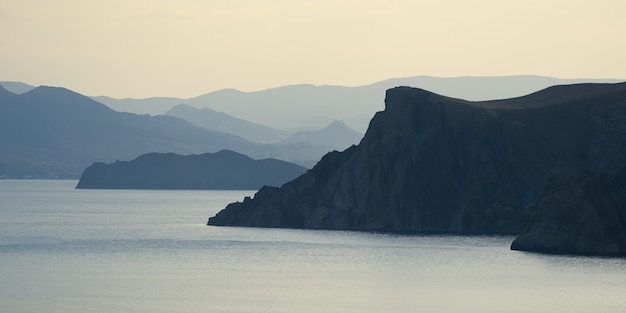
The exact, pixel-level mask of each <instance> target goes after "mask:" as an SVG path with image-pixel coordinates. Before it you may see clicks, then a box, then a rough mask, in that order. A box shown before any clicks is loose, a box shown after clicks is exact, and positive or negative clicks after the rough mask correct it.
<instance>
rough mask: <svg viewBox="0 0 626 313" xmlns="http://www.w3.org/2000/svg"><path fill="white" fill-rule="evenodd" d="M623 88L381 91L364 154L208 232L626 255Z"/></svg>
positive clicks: (353, 150) (254, 202) (347, 156)
mask: <svg viewBox="0 0 626 313" xmlns="http://www.w3.org/2000/svg"><path fill="white" fill-rule="evenodd" d="M625 168H626V83H618V84H576V85H564V86H555V87H550V88H547V89H544V90H542V91H539V92H536V93H533V94H530V95H527V96H524V97H519V98H513V99H504V100H494V101H482V102H471V101H465V100H460V99H453V98H448V97H444V96H440V95H437V94H434V93H431V92H428V91H426V90H422V89H417V88H410V87H397V88H393V89H390V90H388V91H387V94H386V98H385V110H384V111H382V112H378V113H377V114H376V115H375V116H374V118H373V119H372V120H371V122H370V126H369V129H368V130H367V133H366V134H365V137H364V138H363V140H362V141H361V143H360V144H359V145H357V146H352V147H350V148H348V149H347V150H345V151H343V152H337V151H334V152H331V153H329V154H327V155H326V156H324V157H323V158H322V160H321V161H320V162H318V163H317V165H315V167H314V168H313V169H311V170H310V171H308V172H307V173H306V174H304V175H302V176H299V177H298V178H296V179H294V180H292V181H290V182H288V183H286V184H284V185H283V186H282V187H280V188H277V187H264V188H262V189H260V190H259V191H258V192H257V193H256V195H255V196H254V198H252V199H251V198H246V199H244V201H243V202H236V203H231V204H229V205H228V206H227V207H226V208H225V209H224V210H222V211H221V212H219V213H218V214H217V215H216V216H214V217H211V218H209V220H208V225H228V226H254V227H283V228H307V229H341V230H359V231H389V232H405V233H456V234H509V235H511V234H514V235H518V234H522V235H520V236H519V237H518V239H517V240H516V241H515V243H513V245H512V248H513V249H518V250H528V251H538V252H551V253H563V254H567V253H572V254H598V255H626V236H625V235H624V234H625V229H626V205H624V204H625V203H626V201H624V192H625V191H624V183H623V182H624V179H623V174H620V173H622V172H623V171H624V169H625Z"/></svg>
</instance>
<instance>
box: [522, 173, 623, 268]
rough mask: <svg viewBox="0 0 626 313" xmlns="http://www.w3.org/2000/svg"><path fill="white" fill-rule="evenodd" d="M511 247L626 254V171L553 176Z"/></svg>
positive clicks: (546, 250) (554, 251)
mask: <svg viewBox="0 0 626 313" xmlns="http://www.w3.org/2000/svg"><path fill="white" fill-rule="evenodd" d="M528 219H529V227H528V230H527V231H525V232H524V233H523V234H521V235H520V236H518V237H517V238H516V239H515V241H513V243H512V245H511V249H513V250H527V251H537V252H545V253H556V254H582V255H607V256H626V172H621V173H618V174H616V175H609V174H605V173H595V174H591V175H589V176H586V177H583V178H578V179H558V178H553V179H552V180H551V181H550V183H549V184H548V186H547V188H546V192H545V193H544V194H543V195H542V196H541V197H540V198H539V199H538V200H537V201H536V202H535V203H534V204H533V205H532V206H531V207H530V209H529V216H528Z"/></svg>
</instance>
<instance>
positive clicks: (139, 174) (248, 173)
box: [76, 150, 306, 190]
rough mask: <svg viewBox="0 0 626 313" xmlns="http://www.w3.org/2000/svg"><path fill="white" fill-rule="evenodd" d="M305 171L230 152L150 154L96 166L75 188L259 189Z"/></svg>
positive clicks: (274, 184) (282, 181) (282, 162)
mask: <svg viewBox="0 0 626 313" xmlns="http://www.w3.org/2000/svg"><path fill="white" fill-rule="evenodd" d="M305 171H306V168H304V167H302V166H299V165H295V164H292V163H288V162H284V161H280V160H276V159H263V160H253V159H251V158H249V157H247V156H245V155H243V154H239V153H236V152H233V151H229V150H223V151H220V152H216V153H205V154H201V155H188V156H182V155H178V154H174V153H148V154H144V155H141V156H139V157H138V158H136V159H134V160H132V161H117V162H115V163H111V164H104V163H94V164H93V165H91V166H90V167H88V168H87V169H85V171H84V172H83V174H82V177H81V178H80V181H79V182H78V185H77V186H76V188H78V189H213V190H258V189H259V188H261V187H263V186H265V185H269V186H281V185H282V184H284V183H285V182H288V181H290V180H292V179H293V178H295V177H297V176H299V175H301V174H302V173H304V172H305Z"/></svg>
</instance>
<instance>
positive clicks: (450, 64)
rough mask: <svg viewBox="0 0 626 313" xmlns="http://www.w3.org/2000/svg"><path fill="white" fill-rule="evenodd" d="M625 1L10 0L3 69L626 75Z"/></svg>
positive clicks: (113, 92)
mask: <svg viewBox="0 0 626 313" xmlns="http://www.w3.org/2000/svg"><path fill="white" fill-rule="evenodd" d="M625 56H626V1H624V0H588V1H581V0H563V1H562V0H515V1H511V0H432V1H431V0H414V1H409V0H384V1H369V0H358V1H356V0H354V1H353V0H316V1H298V0H290V1H288V0H256V1H253V0H228V1H225V0H222V1H212V0H172V1H168V0H161V1H159V0H145V1H144V0H104V1H100V0H89V1H87V0H0V81H20V82H24V83H27V84H31V85H48V86H62V87H66V88H69V89H72V90H74V91H77V92H80V93H82V94H85V95H89V96H98V95H107V96H111V97H116V98H146V97H152V96H172V97H180V98H190V97H194V96H198V95H201V94H204V93H207V92H211V91H215V90H219V89H223V88H235V89H239V90H242V91H257V90H264V89H268V88H273V87H278V86H284V85H293V84H315V85H342V86H358V85H366V84H370V83H374V82H377V81H381V80H385V79H388V78H399V77H410V76H418V75H428V76H440V77H458V76H503V75H522V74H532V75H543V76H551V77H558V78H618V79H621V78H625V79H626V57H625Z"/></svg>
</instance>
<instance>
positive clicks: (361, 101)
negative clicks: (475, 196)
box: [96, 76, 618, 132]
mask: <svg viewBox="0 0 626 313" xmlns="http://www.w3.org/2000/svg"><path fill="white" fill-rule="evenodd" d="M617 81H618V80H614V79H558V78H551V77H541V76H504V77H455V78H441V77H430V76H416V77H407V78H395V79H389V80H384V81H381V82H377V83H374V84H370V85H365V86H358V87H344V86H314V85H293V86H283V87H278V88H272V89H267V90H262V91H255V92H242V91H238V90H235V89H224V90H219V91H215V92H211V93H207V94H204V95H201V96H198V97H194V98H190V99H178V98H149V99H120V100H118V99H112V98H103V97H96V99H97V100H99V101H101V102H103V103H105V104H106V105H108V106H110V107H111V108H114V109H115V110H118V111H127V112H134V113H140V114H145V113H149V114H162V113H164V112H165V111H167V110H168V109H169V108H171V107H173V106H175V105H178V104H181V103H186V104H188V105H191V106H194V107H196V108H210V109H213V110H215V111H219V112H224V113H226V114H228V115H230V116H234V117H237V118H241V119H244V120H247V121H251V122H254V123H258V124H261V125H267V126H270V127H272V128H278V129H300V130H302V129H309V130H310V129H319V128H321V127H324V126H325V125H327V124H328V122H329V121H333V120H341V121H343V122H345V123H346V124H348V126H350V127H351V128H352V129H355V130H357V131H360V132H365V130H366V129H367V125H368V123H369V121H370V119H371V117H372V116H373V115H374V113H376V112H377V111H381V110H383V109H384V107H383V100H384V94H385V90H387V89H389V88H393V87H396V86H411V87H418V88H423V89H426V90H431V91H433V92H436V93H438V94H441V95H444V96H449V97H454V98H460V99H465V100H471V101H482V100H491V99H503V98H512V97H518V96H523V95H526V94H529V93H531V92H534V91H538V90H541V89H544V88H546V87H549V86H553V85H561V84H573V83H580V82H617ZM321 117H326V118H321ZM312 118H317V119H318V120H320V122H318V123H315V124H313V123H310V122H311V121H312Z"/></svg>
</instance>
